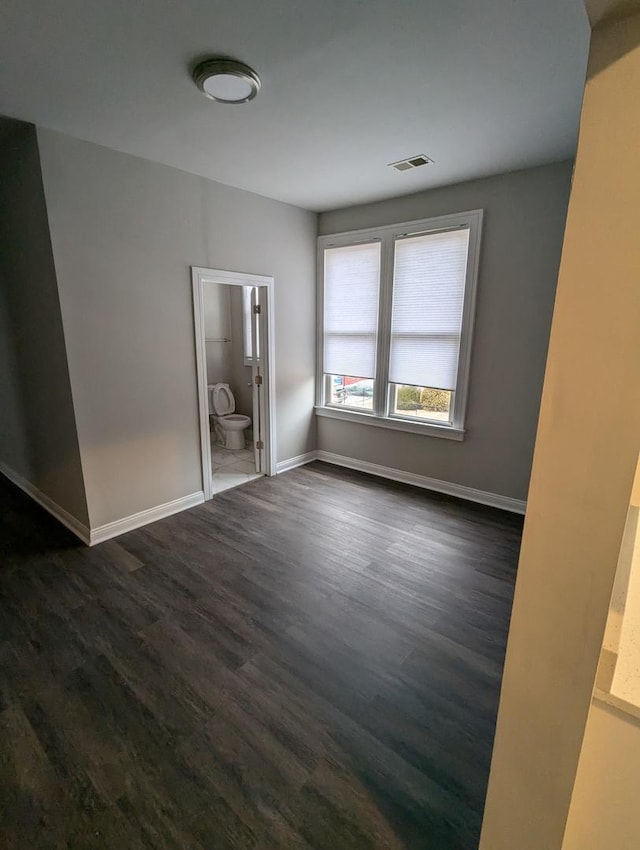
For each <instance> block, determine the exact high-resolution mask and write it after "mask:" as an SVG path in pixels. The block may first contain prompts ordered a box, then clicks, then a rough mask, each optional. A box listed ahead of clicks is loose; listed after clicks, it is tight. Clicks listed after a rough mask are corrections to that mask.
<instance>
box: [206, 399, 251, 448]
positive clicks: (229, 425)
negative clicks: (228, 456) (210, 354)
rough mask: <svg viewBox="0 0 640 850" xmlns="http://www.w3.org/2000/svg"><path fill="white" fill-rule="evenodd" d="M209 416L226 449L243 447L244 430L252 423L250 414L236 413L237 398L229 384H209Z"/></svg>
mask: <svg viewBox="0 0 640 850" xmlns="http://www.w3.org/2000/svg"><path fill="white" fill-rule="evenodd" d="M208 390H209V417H210V419H211V421H212V423H213V427H214V430H215V435H216V441H217V442H218V443H219V444H220V445H221V446H224V447H225V449H235V450H237V449H243V448H244V444H245V437H244V432H245V431H246V429H247V428H248V427H249V425H251V419H250V417H249V416H242V415H241V414H239V413H234V412H233V411H234V410H235V409H236V400H235V398H234V397H233V393H232V392H231V387H230V386H229V384H209V386H208Z"/></svg>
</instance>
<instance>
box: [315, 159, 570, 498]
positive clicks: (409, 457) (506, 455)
mask: <svg viewBox="0 0 640 850" xmlns="http://www.w3.org/2000/svg"><path fill="white" fill-rule="evenodd" d="M571 168H572V164H571V163H570V162H563V163H557V164H555V165H549V166H544V167H542V168H534V169H527V170H525V171H517V172H513V173H511V174H504V175H499V176H497V177H491V178H488V179H484V180H476V181H473V182H470V183H460V184H457V185H454V186H449V187H446V188H443V189H435V190H433V191H429V192H421V193H418V194H415V195H409V196H405V197H402V198H395V199H393V200H388V201H383V202H380V203H376V204H368V205H364V206H358V207H351V208H348V209H342V210H336V211H334V212H328V213H323V214H322V215H321V216H320V221H319V233H320V234H322V235H324V234H328V233H337V232H341V231H346V230H355V229H358V228H364V227H374V226H378V225H386V224H391V223H394V222H403V221H411V220H413V219H421V218H426V217H428V216H436V215H443V214H446V213H455V212H462V211H463V210H470V209H478V208H482V209H484V211H485V219H484V227H483V236H482V247H481V258H480V276H479V280H478V302H477V310H476V322H475V332H474V341H473V352H472V365H471V375H470V389H469V404H468V408H467V422H466V427H467V430H468V433H467V435H466V438H465V440H464V441H463V442H461V443H457V442H453V441H449V440H443V439H441V438H438V437H431V436H422V435H416V434H404V433H397V432H395V431H389V430H386V429H382V428H374V427H371V426H365V425H358V424H352V423H347V422H340V421H337V420H330V419H320V418H319V419H318V448H319V449H323V450H325V451H329V452H335V453H337V454H341V455H346V456H348V457H353V458H358V459H360V460H363V461H369V462H373V463H377V464H381V465H383V466H389V467H393V468H395V469H401V470H406V471H411V472H415V473H418V474H420V475H426V476H430V477H432V478H438V479H441V480H443V481H449V482H454V483H457V484H462V485H465V486H468V487H475V488H477V489H480V490H485V491H487V492H490V493H498V494H500V495H504V496H510V497H512V498H515V499H525V498H526V496H527V489H528V485H529V476H530V472H531V460H532V455H533V445H534V439H535V433H536V425H537V420H538V409H539V405H540V396H541V392H542V379H543V374H544V366H545V360H546V353H547V345H548V340H549V330H550V325H551V314H552V310H553V301H554V294H555V287H556V279H557V274H558V267H559V263H560V252H561V247H562V237H563V232H564V222H565V217H566V212H567V203H568V198H569V188H570V181H571ZM406 176H407V175H401V178H402V179H405V177H406ZM409 176H410V175H409Z"/></svg>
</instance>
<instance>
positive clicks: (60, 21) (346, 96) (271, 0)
mask: <svg viewBox="0 0 640 850" xmlns="http://www.w3.org/2000/svg"><path fill="white" fill-rule="evenodd" d="M588 40H589V27H588V23H587V17H586V13H585V10H584V6H583V3H582V0H316V2H310V0H244V2H240V0H55V2H51V0H3V2H2V4H1V6H0V114H5V115H9V116H12V117H16V118H22V119H24V120H27V121H32V122H34V123H35V124H38V125H40V126H44V127H49V128H52V129H55V130H60V131H61V132H64V133H68V134H69V135H72V136H77V137H78V138H81V139H87V140H89V141H92V142H97V143H99V144H102V145H106V146H107V147H110V148H115V149H117V150H121V151H126V152H128V153H132V154H136V155H138V156H142V157H146V158H148V159H152V160H156V161H158V162H163V163H166V164H168V165H173V166H176V167H177V168H182V169H184V170H186V171H191V172H194V173H196V174H201V175H204V176H206V177H210V178H212V179H214V180H219V181H221V182H223V183H228V184H230V185H232V186H238V187H241V188H243V189H249V190H251V191H253V192H258V193H260V194H262V195H267V196H269V197H272V198H277V199H279V200H282V201H287V202H289V203H292V204H296V205H298V206H301V207H306V208H308V209H312V210H324V209H332V208H335V207H339V206H345V205H348V204H353V203H360V202H365V201H370V200H375V199H378V198H384V197H390V196H394V195H400V194H405V193H409V192H416V191H418V190H420V189H424V188H427V187H432V186H441V185H444V184H447V183H453V182H457V181H461V180H465V179H469V178H474V177H480V176H484V175H488V174H494V173H497V172H501V171H508V170H513V169H517V168H524V167H527V166H531V165H538V164H542V163H545V162H552V161H554V160H559V159H563V158H565V157H570V156H572V155H573V153H574V150H575V144H576V134H577V126H578V116H579V109H580V100H581V95H582V89H583V83H584V75H585V68H586V57H587V49H588ZM212 54H225V55H229V56H233V57H235V58H237V59H240V60H242V61H244V62H246V63H248V64H249V65H251V66H252V67H254V68H255V69H256V71H257V72H258V73H259V74H260V76H261V78H262V83H263V87H262V91H261V92H260V94H259V95H258V97H257V99H256V100H255V101H253V102H251V103H248V104H243V105H233V106H230V105H225V104H218V103H214V102H211V101H208V100H207V99H206V98H204V97H203V96H202V94H200V92H199V91H198V90H197V89H196V87H195V86H194V85H193V83H192V82H191V79H190V76H189V67H190V65H191V64H192V63H193V61H194V60H195V59H197V58H202V57H205V56H208V55H212ZM419 153H424V154H427V155H428V156H430V157H432V158H433V159H434V160H435V164H433V165H428V166H425V167H424V168H422V169H418V170H415V171H408V172H396V171H393V170H392V169H389V168H387V167H386V165H387V163H390V162H393V161H395V160H399V159H403V158H404V157H407V156H411V155H414V154H419Z"/></svg>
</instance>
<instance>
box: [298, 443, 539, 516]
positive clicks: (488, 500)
mask: <svg viewBox="0 0 640 850" xmlns="http://www.w3.org/2000/svg"><path fill="white" fill-rule="evenodd" d="M312 459H313V458H312ZM315 459H316V460H322V461H324V462H325V463H332V464H334V465H335V466H344V467H347V468H348V469H356V470H358V471H359V472H368V473H369V474H370V475H377V476H379V477H380V478H390V479H391V480H392V481H400V482H402V483H403V484H412V485H413V486H414V487H422V488H423V489H424V490H434V491H435V492H436V493H444V494H446V495H447V496H457V498H459V499H467V501H469V502H479V503H480V504H481V505H489V506H490V507H492V508H501V509H502V510H503V511H511V512H512V513H516V514H523V513H524V512H525V510H526V507H527V503H526V502H523V501H521V500H520V499H512V498H511V497H510V496H500V495H498V494H497V493H487V492H485V491H484V490H476V489H475V488H473V487H465V486H464V485H463V484H453V483H452V482H450V481H440V480H439V479H437V478H428V477H427V476H426V475H417V474H416V473H415V472H404V471H403V470H401V469H392V468H391V467H389V466H380V465H379V464H377V463H369V462H368V461H364V460H357V459H356V458H352V457H344V456H343V455H336V454H333V452H325V451H322V450H318V451H317V452H315ZM305 462H306V463H308V462H309V461H305Z"/></svg>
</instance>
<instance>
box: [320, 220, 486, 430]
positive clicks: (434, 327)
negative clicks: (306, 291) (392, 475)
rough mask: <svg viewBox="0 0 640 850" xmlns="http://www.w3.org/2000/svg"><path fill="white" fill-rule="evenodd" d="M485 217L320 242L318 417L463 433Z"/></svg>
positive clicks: (399, 227)
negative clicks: (476, 288) (320, 325)
mask: <svg viewBox="0 0 640 850" xmlns="http://www.w3.org/2000/svg"><path fill="white" fill-rule="evenodd" d="M481 224H482V211H481V210H476V211H473V212H467V213H461V214H460V215H452V216H443V217H441V218H436V219H427V220H424V221H416V222H410V223H408V224H401V225H396V226H392V227H381V228H373V229H371V230H365V231H357V232H352V233H344V234H339V235H335V236H324V237H321V238H320V239H319V241H318V242H319V267H320V280H321V282H322V286H321V288H320V290H321V291H320V309H319V315H320V316H321V318H322V322H323V325H322V333H321V337H320V350H319V352H318V354H319V357H318V360H319V364H320V369H321V373H320V375H319V381H318V388H319V391H318V406H317V412H318V413H319V414H320V415H323V416H331V417H334V418H339V419H351V420H354V421H359V422H367V423H369V424H373V425H382V426H384V427H389V428H396V429H401V430H407V431H417V432H420V433H429V434H437V435H439V436H445V437H450V438H452V439H462V438H463V436H464V413H465V404H466V395H467V379H468V370H469V355H470V347H471V329H472V323H473V311H474V302H475V287H476V278H477V266H478V249H479V241H480V228H481Z"/></svg>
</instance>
